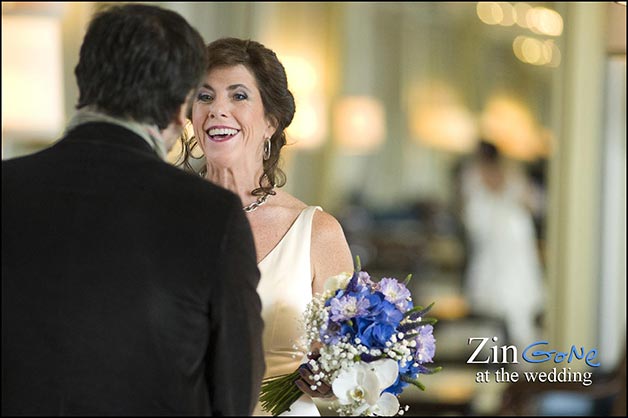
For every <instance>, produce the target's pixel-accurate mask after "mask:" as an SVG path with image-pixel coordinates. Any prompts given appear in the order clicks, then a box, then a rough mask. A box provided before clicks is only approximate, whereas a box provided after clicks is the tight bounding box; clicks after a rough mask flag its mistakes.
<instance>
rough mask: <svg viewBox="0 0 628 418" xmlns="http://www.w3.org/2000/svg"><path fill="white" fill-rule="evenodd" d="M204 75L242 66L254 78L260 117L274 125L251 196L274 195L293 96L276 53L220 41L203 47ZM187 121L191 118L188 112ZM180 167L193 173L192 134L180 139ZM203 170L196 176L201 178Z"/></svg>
mask: <svg viewBox="0 0 628 418" xmlns="http://www.w3.org/2000/svg"><path fill="white" fill-rule="evenodd" d="M207 59H208V62H209V64H208V66H207V73H209V72H210V71H212V70H213V69H215V68H220V67H233V66H236V65H244V66H245V67H246V68H247V69H248V70H249V71H250V72H251V73H252V74H253V76H254V77H255V80H256V81H257V86H258V88H259V91H260V95H261V97H262V103H263V105H264V114H265V115H266V117H267V118H269V119H270V120H271V122H272V123H273V125H274V126H276V130H275V133H274V134H273V136H272V137H271V138H270V142H271V152H270V158H269V159H268V160H264V163H263V164H264V173H263V174H262V176H261V177H260V178H259V186H260V187H259V188H256V189H255V190H253V191H252V194H253V195H256V196H261V195H264V194H274V191H273V188H274V187H282V186H284V185H285V184H286V174H285V173H284V172H283V171H282V170H281V168H279V157H280V153H281V149H282V148H283V146H284V145H286V134H285V130H286V128H287V127H288V126H290V123H291V122H292V119H293V117H294V112H295V103H294V96H293V95H292V93H291V92H290V90H288V79H287V76H286V70H285V68H284V67H283V65H282V64H281V62H280V61H279V59H278V58H277V54H275V52H273V51H272V50H270V49H268V48H266V47H265V46H264V45H262V44H261V43H259V42H256V41H252V40H245V39H239V38H221V39H217V40H216V41H214V42H211V43H210V44H208V45H207ZM188 118H189V119H191V109H190V114H189V115H188ZM181 142H182V145H183V147H182V155H183V165H184V166H185V168H186V169H187V170H192V171H196V170H194V169H193V167H192V165H191V164H190V159H197V160H198V159H200V158H203V157H194V156H193V154H192V152H193V151H194V149H195V148H196V147H197V146H198V140H197V139H196V138H195V137H194V136H193V135H192V136H188V135H186V134H185V132H184V134H183V135H182V136H181ZM206 169H207V168H206V167H203V168H202V169H201V172H200V173H199V174H201V175H204V174H205V170H206Z"/></svg>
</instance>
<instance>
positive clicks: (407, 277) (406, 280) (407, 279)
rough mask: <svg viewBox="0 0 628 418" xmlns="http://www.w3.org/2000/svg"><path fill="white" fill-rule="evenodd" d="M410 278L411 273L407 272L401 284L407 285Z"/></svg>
mask: <svg viewBox="0 0 628 418" xmlns="http://www.w3.org/2000/svg"><path fill="white" fill-rule="evenodd" d="M410 279H412V274H408V275H407V276H406V279H405V280H404V281H403V284H404V285H405V286H407V285H408V283H410Z"/></svg>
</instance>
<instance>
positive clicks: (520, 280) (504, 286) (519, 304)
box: [460, 141, 544, 350]
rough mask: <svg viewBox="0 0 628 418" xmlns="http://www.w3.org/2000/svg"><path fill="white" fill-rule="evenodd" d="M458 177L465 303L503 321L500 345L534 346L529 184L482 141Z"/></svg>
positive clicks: (538, 302)
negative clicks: (466, 254)
mask: <svg viewBox="0 0 628 418" xmlns="http://www.w3.org/2000/svg"><path fill="white" fill-rule="evenodd" d="M460 174H461V191H462V202H463V209H462V219H463V222H464V225H465V228H466V232H467V237H468V244H469V251H470V254H469V261H468V264H467V271H466V274H465V276H466V277H465V292H466V295H467V297H468V300H469V304H470V306H471V309H472V311H473V312H475V313H479V314H484V315H488V316H492V317H497V318H501V319H503V320H504V322H505V325H506V329H507V332H508V334H509V337H510V341H505V342H502V343H504V344H513V343H514V344H516V345H517V347H518V348H519V349H520V350H523V349H524V348H525V347H526V346H527V345H528V344H531V343H533V342H535V341H536V338H537V336H538V330H537V326H536V318H537V316H538V315H540V314H541V311H542V306H543V300H544V289H543V278H542V268H541V264H540V261H539V257H538V250H537V244H536V234H535V229H534V222H533V219H532V215H531V213H530V207H529V200H528V199H529V191H530V188H529V184H528V182H527V179H526V177H525V176H524V175H523V174H522V173H521V172H519V171H518V170H516V169H515V168H514V167H509V166H507V165H506V164H505V162H504V160H503V159H502V157H501V155H500V153H499V151H498V149H497V147H496V146H495V145H493V144H491V143H489V142H486V141H480V143H479V145H478V149H477V152H476V155H475V158H473V159H471V160H470V162H469V163H468V164H467V165H466V166H465V167H463V168H462V170H461V173H460Z"/></svg>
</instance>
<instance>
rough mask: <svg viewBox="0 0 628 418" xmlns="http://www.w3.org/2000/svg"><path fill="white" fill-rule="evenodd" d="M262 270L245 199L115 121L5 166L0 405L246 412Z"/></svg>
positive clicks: (61, 410) (83, 128)
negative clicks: (173, 162) (175, 162)
mask: <svg viewBox="0 0 628 418" xmlns="http://www.w3.org/2000/svg"><path fill="white" fill-rule="evenodd" d="M258 281H259V270H258V269H257V264H256V257H255V248H254V244H253V238H252V235H251V230H250V227H249V224H248V221H247V219H246V217H245V215H244V213H243V211H242V203H241V201H240V199H239V198H238V197H237V196H236V195H235V194H233V193H231V192H229V191H227V190H225V189H222V188H219V187H217V186H214V185H212V184H210V183H209V182H207V181H204V180H203V179H201V178H198V177H196V176H193V175H191V174H189V173H185V172H183V171H182V170H180V169H177V168H175V167H172V166H170V165H169V164H167V163H165V162H163V161H162V160H161V159H160V158H159V157H158V156H157V155H156V154H155V152H154V151H153V150H152V149H151V148H150V147H149V146H148V144H147V143H146V142H145V141H144V140H143V139H142V138H141V137H139V136H137V135H136V134H134V133H133V132H131V131H129V130H127V129H125V128H123V127H121V126H117V125H112V124H107V123H88V124H84V125H79V126H78V127H76V128H75V129H73V130H72V131H71V132H70V133H69V134H68V135H67V136H66V137H64V138H62V139H61V140H60V141H59V142H57V143H56V144H55V145H53V146H52V147H50V148H48V149H46V150H44V151H41V152H39V153H37V154H34V155H31V156H27V157H22V158H16V159H12V160H7V161H3V162H2V414H3V415H15V414H28V415H33V414H36V415H38V414H45V415H88V414H91V415H210V414H213V415H248V414H250V413H251V411H252V410H253V407H254V406H255V403H256V401H257V397H258V394H259V387H260V383H261V379H262V376H263V372H264V360H263V352H262V339H261V335H262V331H263V323H262V319H261V302H260V299H259V296H258V294H257V291H256V288H257V284H258Z"/></svg>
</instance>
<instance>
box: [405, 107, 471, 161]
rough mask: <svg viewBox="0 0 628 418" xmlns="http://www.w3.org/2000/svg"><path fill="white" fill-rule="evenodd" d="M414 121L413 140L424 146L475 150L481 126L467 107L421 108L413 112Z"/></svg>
mask: <svg viewBox="0 0 628 418" xmlns="http://www.w3.org/2000/svg"><path fill="white" fill-rule="evenodd" d="M411 118H412V119H411V122H410V123H411V125H410V128H411V131H412V134H413V137H414V138H415V139H417V140H418V141H419V142H420V143H422V144H423V145H427V146H431V147H435V148H439V149H442V150H445V151H452V152H460V153H468V152H471V151H472V150H473V149H474V148H475V145H476V143H477V138H478V132H477V124H476V121H475V118H474V117H473V115H472V114H471V112H470V111H469V110H468V109H466V108H465V107H463V106H459V105H446V106H433V107H420V108H416V109H415V110H414V111H413V112H412V113H411Z"/></svg>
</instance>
